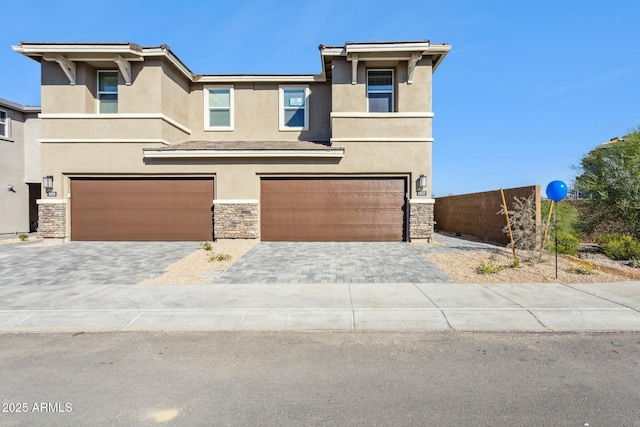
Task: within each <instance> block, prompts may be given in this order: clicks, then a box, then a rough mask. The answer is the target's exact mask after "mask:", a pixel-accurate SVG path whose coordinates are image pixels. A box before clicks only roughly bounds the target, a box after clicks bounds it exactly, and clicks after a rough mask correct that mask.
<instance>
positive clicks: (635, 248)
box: [599, 234, 640, 260]
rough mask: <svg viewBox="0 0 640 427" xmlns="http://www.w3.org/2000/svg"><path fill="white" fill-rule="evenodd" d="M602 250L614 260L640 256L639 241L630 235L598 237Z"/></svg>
mask: <svg viewBox="0 0 640 427" xmlns="http://www.w3.org/2000/svg"><path fill="white" fill-rule="evenodd" d="M599 241H601V242H602V243H600V247H601V248H602V252H604V253H605V255H606V256H608V257H609V258H611V259H614V260H627V259H632V258H640V242H638V241H637V240H636V239H634V238H633V237H631V236H624V235H619V234H616V235H609V236H602V237H601V239H599Z"/></svg>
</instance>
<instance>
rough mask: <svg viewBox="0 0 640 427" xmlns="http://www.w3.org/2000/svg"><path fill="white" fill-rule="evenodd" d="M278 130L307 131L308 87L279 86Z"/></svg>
mask: <svg viewBox="0 0 640 427" xmlns="http://www.w3.org/2000/svg"><path fill="white" fill-rule="evenodd" d="M279 98H280V114H279V116H280V126H279V129H280V130H297V131H301V130H302V131H306V130H309V105H308V104H309V102H308V101H309V87H308V86H288V85H287V86H280V94H279Z"/></svg>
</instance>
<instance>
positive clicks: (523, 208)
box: [498, 194, 543, 260]
mask: <svg viewBox="0 0 640 427" xmlns="http://www.w3.org/2000/svg"><path fill="white" fill-rule="evenodd" d="M505 213H506V211H505V207H504V206H502V208H501V209H500V211H499V212H498V215H505ZM508 213H509V221H510V223H511V231H512V235H513V246H514V247H515V248H516V249H519V250H525V251H529V252H530V254H532V253H533V251H534V250H535V249H537V248H538V247H539V246H540V244H541V241H542V233H541V231H542V230H543V228H542V226H541V224H539V223H538V222H537V221H536V202H535V195H534V194H532V195H531V196H529V197H519V198H518V197H514V198H513V210H509V211H508ZM502 232H503V233H505V234H508V233H509V227H508V226H506V225H505V226H504V228H503V229H502ZM509 247H511V244H509ZM524 257H525V258H527V260H533V258H534V257H533V256H527V255H526V254H525V255H524Z"/></svg>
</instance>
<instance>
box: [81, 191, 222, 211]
mask: <svg viewBox="0 0 640 427" xmlns="http://www.w3.org/2000/svg"><path fill="white" fill-rule="evenodd" d="M167 198H171V203H170V204H168V203H167ZM204 198H208V199H210V200H209V203H212V202H213V199H212V195H211V194H205V195H203V194H202V193H188V194H180V193H177V194H171V193H162V194H158V193H156V194H149V193H113V192H109V193H81V194H80V193H78V192H74V193H73V203H74V204H75V206H76V208H80V209H93V208H95V207H100V208H102V207H110V206H127V207H130V208H134V209H135V208H138V209H146V208H148V209H154V208H155V209H183V208H186V209H199V208H201V207H202V205H203V199H204Z"/></svg>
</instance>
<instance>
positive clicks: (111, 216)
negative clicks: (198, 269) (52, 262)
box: [74, 208, 212, 227]
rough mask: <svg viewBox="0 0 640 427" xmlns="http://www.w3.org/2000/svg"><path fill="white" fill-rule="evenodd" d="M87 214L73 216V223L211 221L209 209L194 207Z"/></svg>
mask: <svg viewBox="0 0 640 427" xmlns="http://www.w3.org/2000/svg"><path fill="white" fill-rule="evenodd" d="M85 211H86V214H87V215H81V216H78V217H77V218H74V224H76V225H79V224H96V225H100V224H104V223H105V222H110V223H113V224H120V225H123V226H124V225H125V224H164V225H166V224H167V222H170V223H172V226H173V227H175V226H177V225H178V224H176V223H178V222H185V221H188V223H195V224H200V223H202V222H203V221H209V222H210V223H211V222H212V215H211V211H209V213H206V212H204V213H203V212H201V211H198V210H196V209H142V208H140V209H85Z"/></svg>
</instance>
